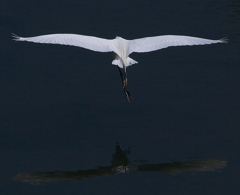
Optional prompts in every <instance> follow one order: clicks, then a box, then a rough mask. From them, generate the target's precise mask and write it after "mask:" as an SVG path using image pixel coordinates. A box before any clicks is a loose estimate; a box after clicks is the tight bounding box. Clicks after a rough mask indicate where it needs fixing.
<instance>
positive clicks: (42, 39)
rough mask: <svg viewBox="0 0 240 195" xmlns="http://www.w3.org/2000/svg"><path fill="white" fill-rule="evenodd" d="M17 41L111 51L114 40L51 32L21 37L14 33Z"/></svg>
mask: <svg viewBox="0 0 240 195" xmlns="http://www.w3.org/2000/svg"><path fill="white" fill-rule="evenodd" d="M12 36H13V38H14V40H15V41H29V42H34V43H49V44H60V45H71V46H77V47H82V48H85V49H89V50H92V51H98V52H111V51H113V50H112V40H110V39H103V38H98V37H93V36H86V35H77V34H50V35H41V36H36V37H19V36H17V35H15V34H12Z"/></svg>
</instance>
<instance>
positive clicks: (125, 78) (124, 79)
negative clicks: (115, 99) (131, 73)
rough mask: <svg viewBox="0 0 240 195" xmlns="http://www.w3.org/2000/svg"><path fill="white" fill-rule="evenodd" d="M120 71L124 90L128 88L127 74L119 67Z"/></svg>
mask: <svg viewBox="0 0 240 195" xmlns="http://www.w3.org/2000/svg"><path fill="white" fill-rule="evenodd" d="M118 71H119V73H120V76H121V79H122V84H123V88H124V87H126V86H127V73H126V72H124V71H122V70H121V68H119V66H118ZM123 74H124V76H123Z"/></svg>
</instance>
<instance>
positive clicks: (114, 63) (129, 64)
mask: <svg viewBox="0 0 240 195" xmlns="http://www.w3.org/2000/svg"><path fill="white" fill-rule="evenodd" d="M137 63H138V62H137V61H135V60H133V59H132V58H129V57H128V58H127V64H126V66H127V67H128V66H131V65H133V64H137ZM112 64H113V65H117V66H119V67H120V68H123V64H122V60H121V59H120V58H119V57H116V58H115V59H114V60H113V61H112Z"/></svg>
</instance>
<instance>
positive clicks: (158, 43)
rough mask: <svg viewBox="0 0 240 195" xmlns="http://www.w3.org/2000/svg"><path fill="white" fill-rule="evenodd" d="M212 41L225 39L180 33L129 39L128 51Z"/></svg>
mask: <svg viewBox="0 0 240 195" xmlns="http://www.w3.org/2000/svg"><path fill="white" fill-rule="evenodd" d="M212 43H227V39H220V40H211V39H203V38H198V37H189V36H181V35H163V36H156V37H146V38H142V39H134V40H130V44H129V53H132V52H150V51H155V50H159V49H163V48H166V47H170V46H187V45H205V44H212Z"/></svg>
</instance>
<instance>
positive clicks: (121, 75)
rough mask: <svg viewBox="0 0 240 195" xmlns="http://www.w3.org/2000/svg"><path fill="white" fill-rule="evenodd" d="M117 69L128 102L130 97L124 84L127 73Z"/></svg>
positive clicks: (125, 83)
mask: <svg viewBox="0 0 240 195" xmlns="http://www.w3.org/2000/svg"><path fill="white" fill-rule="evenodd" d="M118 71H119V73H120V77H121V81H122V84H123V92H124V93H125V95H126V97H127V100H128V103H130V99H131V98H132V97H131V95H130V93H129V91H127V90H126V86H127V73H126V72H125V71H122V69H121V68H119V67H118Z"/></svg>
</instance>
